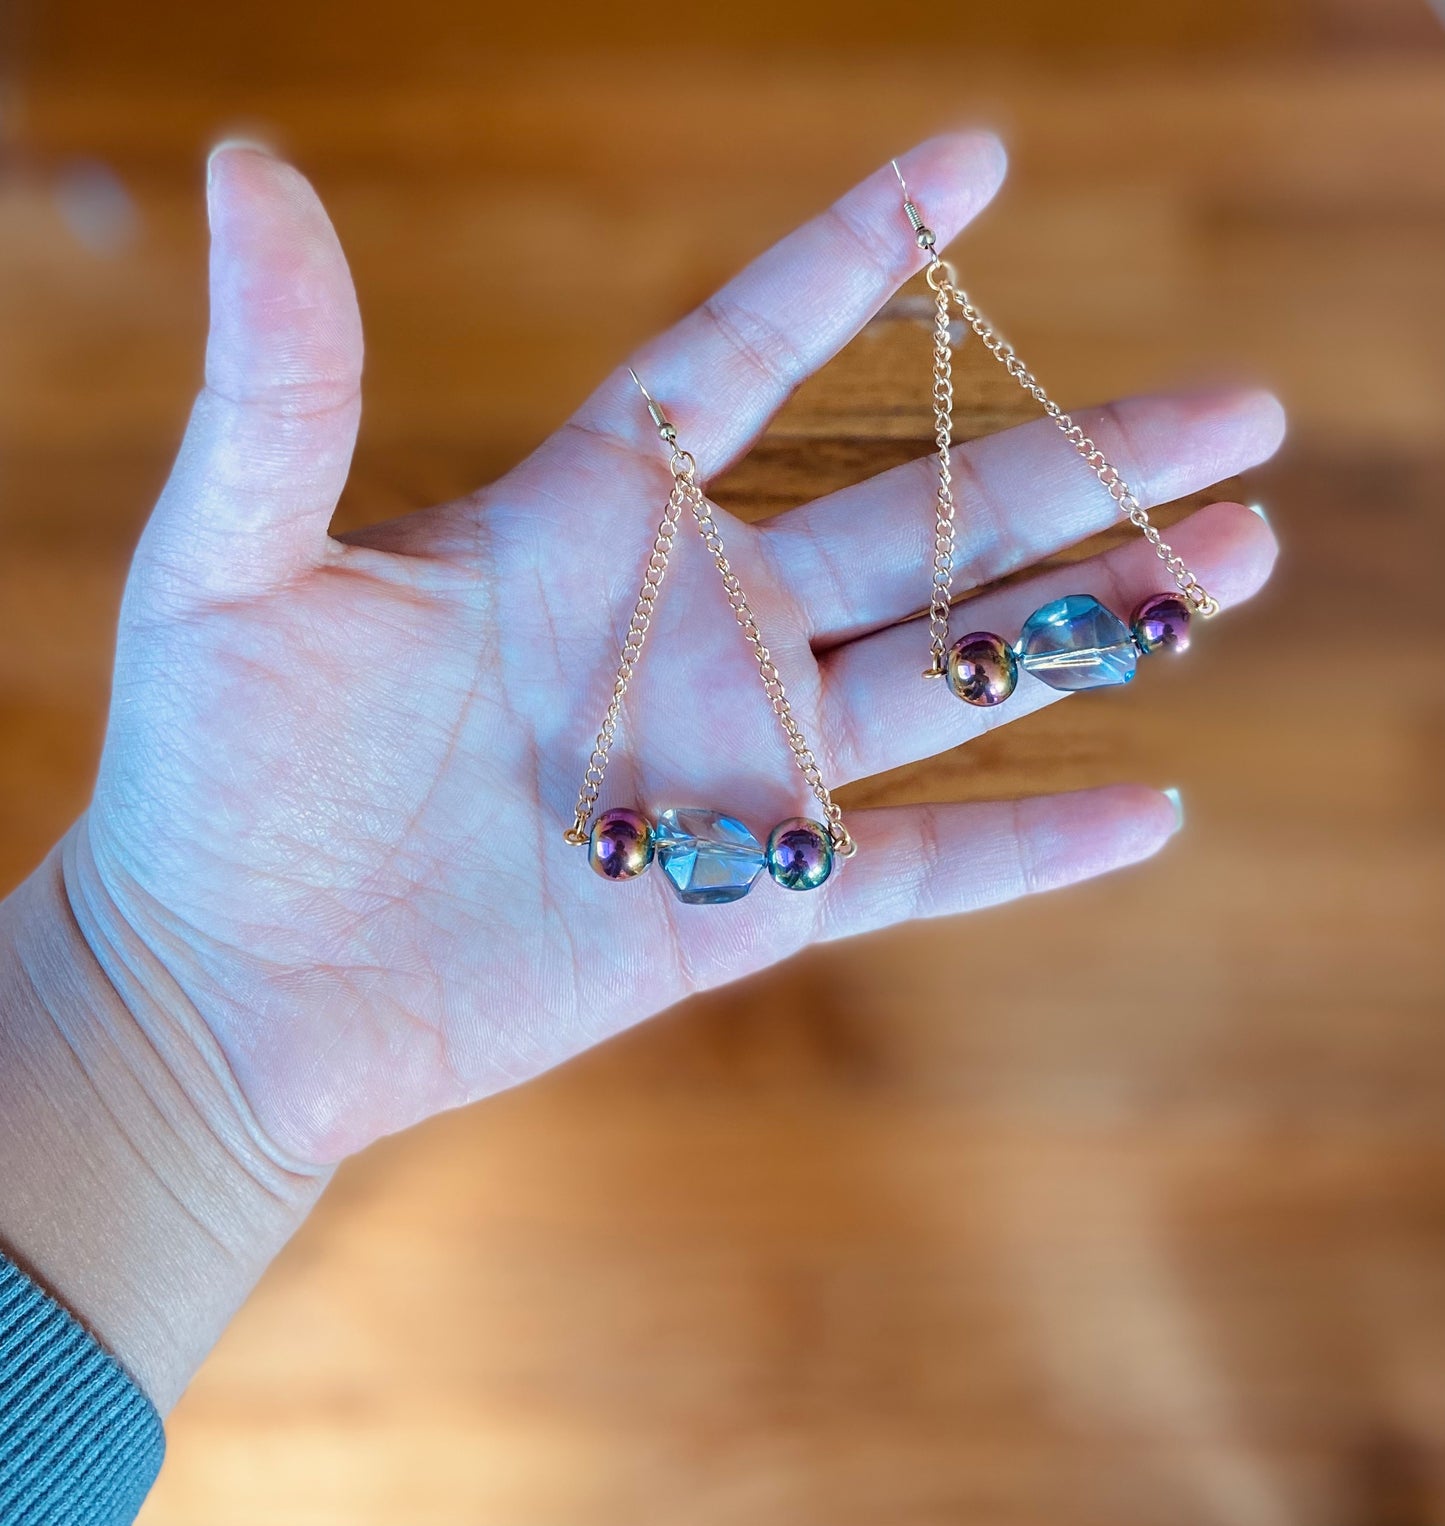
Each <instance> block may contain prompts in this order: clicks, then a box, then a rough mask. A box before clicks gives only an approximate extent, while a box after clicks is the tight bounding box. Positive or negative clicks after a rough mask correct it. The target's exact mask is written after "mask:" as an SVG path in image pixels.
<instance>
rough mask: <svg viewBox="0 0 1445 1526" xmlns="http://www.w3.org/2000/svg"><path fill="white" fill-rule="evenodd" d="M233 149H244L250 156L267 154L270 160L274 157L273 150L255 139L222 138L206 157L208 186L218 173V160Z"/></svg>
mask: <svg viewBox="0 0 1445 1526" xmlns="http://www.w3.org/2000/svg"><path fill="white" fill-rule="evenodd" d="M232 149H243V150H245V152H246V153H248V154H265V155H266V157H267V158H268V159H269V158H271V157H272V154H271V150H270V149H269V148H267V146H266V145H265V144H264V143H258V142H257V141H256V139H254V138H222V139H221V141H220V142H219V143H217V144H216V146H215V147H214V148H213V149H212V150H211V151H210V153H209V154H207V155H206V184H207V185H208V186H209V185H210V183H211V181H212V179H213V178H214V176H215V173H216V160H217V158H218V157H219V156H220V155H221V154H224V153H229V152H230V151H231V150H232Z"/></svg>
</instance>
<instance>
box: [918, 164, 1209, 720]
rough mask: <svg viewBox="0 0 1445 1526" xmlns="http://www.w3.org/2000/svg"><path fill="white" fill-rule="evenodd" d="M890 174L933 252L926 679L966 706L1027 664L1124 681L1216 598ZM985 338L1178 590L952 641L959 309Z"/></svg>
mask: <svg viewBox="0 0 1445 1526" xmlns="http://www.w3.org/2000/svg"><path fill="white" fill-rule="evenodd" d="M893 172H894V174H895V175H897V176H898V184H899V186H900V188H901V189H902V192H903V211H904V214H905V215H906V216H907V218H908V222H909V226H910V227H911V228H912V229H913V236H914V239H915V241H916V242H917V244H918V247H919V248H920V249H922V250H923V251H924V253H925V254H926V255H927V256H928V261H929V263H928V269H927V272H926V276H927V280H928V285H929V287H930V289H931V290H932V292H933V298H934V305H933V419H934V438H935V440H936V442H937V445H938V490H937V497H936V510H937V514H936V519H935V524H934V537H933V579H932V587H931V590H930V594H929V612H928V634H929V645H930V647H931V651H932V659H931V661H930V663H929V665H928V667H927V668H925V669H924V672H923V676H924V677H925V678H946V679H947V680H948V686H949V688H950V689H952V690H953V692H954V693H955V694H956V695H957V696H958V697H959V699H961V700H965V701H966V702H967V703H968V704H970V705H998V704H1002V703H1003V701H1004V700H1006V699H1007V698H1008V697H1009V695H1010V694H1012V693H1013V691H1014V688H1015V686H1016V685H1017V683H1018V670H1019V668H1020V667H1021V666H1022V667H1023V668H1024V669H1025V670H1026V671H1028V672H1030V673H1032V674H1033V675H1034V676H1035V677H1036V678H1041V679H1042V680H1043V681H1044V682H1045V683H1046V684H1049V685H1050V686H1051V687H1053V688H1055V689H1099V688H1105V687H1107V686H1108V685H1111V684H1126V683H1128V682H1129V680H1130V679H1131V678H1133V676H1134V671H1135V668H1136V667H1137V665H1138V660H1139V658H1140V656H1141V655H1148V654H1150V653H1152V652H1158V651H1163V650H1168V651H1173V652H1183V651H1185V650H1186V649H1187V648H1188V646H1189V622H1190V619H1191V617H1192V616H1194V615H1199V616H1201V617H1203V618H1205V619H1208V618H1209V617H1210V616H1212V615H1216V614H1218V613H1219V604H1218V603H1217V601H1216V600H1215V599H1214V598H1213V597H1212V596H1211V595H1210V594H1209V592H1208V591H1207V590H1206V589H1205V588H1204V587H1203V585H1202V584H1201V583H1200V582H1199V580H1198V579H1197V578H1196V577H1195V576H1194V574H1193V573H1192V572H1190V570H1189V568H1188V567H1186V566H1185V565H1184V562H1183V561H1182V560H1181V559H1180V558H1179V557H1178V556H1176V555H1175V553H1174V550H1173V548H1172V547H1171V546H1170V545H1169V544H1168V543H1167V542H1166V541H1165V540H1164V538H1163V536H1162V535H1161V534H1160V533H1159V530H1158V528H1157V527H1156V526H1155V525H1154V524H1152V523H1151V522H1150V519H1149V514H1148V511H1147V510H1146V509H1145V508H1144V506H1143V504H1141V503H1140V502H1139V500H1138V498H1136V497H1135V495H1134V494H1133V492H1132V491H1131V490H1130V488H1129V485H1128V484H1127V483H1126V482H1125V481H1124V479H1123V478H1122V477H1121V476H1120V475H1119V473H1118V471H1117V470H1116V468H1115V467H1114V466H1112V465H1111V464H1110V462H1109V460H1108V459H1107V457H1106V456H1105V455H1104V453H1103V451H1101V450H1100V449H1099V447H1098V446H1097V445H1096V444H1095V443H1094V441H1093V440H1092V439H1090V438H1089V436H1088V435H1087V434H1085V433H1084V431H1083V430H1082V429H1081V428H1080V427H1079V425H1077V424H1076V423H1075V422H1074V421H1073V419H1072V418H1070V417H1069V415H1068V414H1067V413H1065V412H1064V410H1063V409H1062V408H1060V407H1059V405H1058V404H1057V403H1056V402H1055V401H1054V400H1053V399H1052V398H1051V397H1050V396H1049V395H1048V393H1047V392H1045V391H1044V389H1043V388H1042V387H1041V386H1040V385H1039V383H1038V380H1037V378H1036V377H1035V376H1034V375H1033V373H1032V372H1031V371H1030V370H1029V369H1028V367H1027V366H1025V365H1024V363H1023V362H1022V361H1021V360H1020V359H1019V358H1018V356H1017V355H1015V354H1014V351H1013V347H1012V346H1011V345H1009V344H1006V343H1005V342H1004V340H1003V339H1001V338H1000V337H999V335H998V334H997V333H996V332H995V331H994V329H993V327H992V325H991V324H990V323H989V322H988V320H987V319H986V318H984V316H983V315H982V313H980V312H979V310H978V309H977V308H976V307H975V306H974V305H973V303H972V302H970V301H969V298H968V293H967V292H966V291H963V290H962V289H961V288H960V287H959V285H958V278H957V276H956V274H955V272H954V269H953V267H952V266H951V265H950V264H949V263H948V262H947V261H946V260H944V259H942V258H940V256H939V253H938V250H937V248H936V240H935V238H934V234H933V230H932V229H931V228H929V227H928V226H927V224H926V223H925V222H924V221H923V216H922V214H921V213H920V212H919V210H918V207H917V205H916V204H915V203H914V201H913V198H912V197H911V196H910V195H909V194H908V186H907V183H906V182H905V181H904V179H903V172H902V171H901V170H900V169H899V168H898V161H897V160H894V162H893ZM955 307H956V308H957V309H958V314H959V316H960V317H961V318H962V319H963V321H964V323H966V324H967V325H968V327H969V328H970V329H971V330H972V331H973V332H974V333H975V334H976V335H977V336H978V338H979V339H980V340H981V341H982V343H983V347H984V348H985V349H986V350H987V351H988V352H989V354H990V355H992V356H993V358H994V359H995V360H997V361H998V362H999V364H1000V365H1002V366H1003V368H1004V369H1005V370H1006V371H1007V372H1008V374H1009V375H1010V376H1012V377H1013V379H1014V380H1015V381H1016V382H1017V383H1018V384H1019V386H1020V387H1022V388H1023V390H1024V391H1025V392H1027V393H1028V394H1029V396H1030V397H1032V398H1033V399H1034V401H1035V402H1036V403H1038V404H1039V405H1040V406H1041V407H1042V408H1043V410H1044V413H1045V414H1046V415H1047V416H1048V417H1049V418H1051V419H1052V420H1053V421H1054V423H1055V424H1056V425H1057V426H1058V428H1059V430H1060V432H1061V433H1062V434H1063V436H1064V438H1065V439H1066V440H1067V441H1068V442H1069V444H1070V445H1072V446H1073V447H1074V449H1075V450H1076V451H1077V452H1078V453H1079V456H1080V457H1081V458H1082V459H1083V462H1084V464H1085V465H1086V466H1087V467H1088V468H1089V470H1090V471H1091V472H1093V474H1094V475H1095V476H1096V477H1097V478H1098V479H1099V481H1100V482H1101V483H1102V484H1103V486H1104V488H1105V490H1106V491H1107V492H1108V494H1109V496H1110V497H1111V498H1112V499H1113V500H1114V502H1115V503H1116V504H1118V506H1119V509H1120V512H1121V513H1122V514H1123V515H1124V516H1125V517H1126V518H1127V519H1128V520H1129V522H1130V523H1131V524H1132V525H1134V526H1135V527H1136V528H1137V529H1139V530H1140V531H1141V532H1142V533H1143V535H1144V538H1145V539H1146V540H1147V541H1148V542H1149V544H1150V545H1151V546H1153V547H1154V550H1155V552H1156V553H1157V554H1158V557H1159V560H1160V561H1161V562H1163V564H1164V566H1165V568H1166V570H1167V571H1168V573H1169V576H1170V578H1171V579H1172V580H1173V582H1174V586H1175V588H1176V589H1177V590H1178V592H1176V593H1158V594H1154V595H1152V596H1151V597H1150V598H1147V599H1145V600H1144V602H1143V603H1142V604H1140V605H1139V607H1138V608H1137V609H1136V610H1135V611H1134V613H1133V615H1132V617H1131V618H1130V620H1129V621H1128V622H1127V623H1126V622H1125V621H1124V620H1123V619H1121V618H1120V617H1119V616H1118V615H1117V614H1115V613H1114V612H1113V610H1111V609H1108V608H1106V607H1105V606H1104V605H1103V604H1101V603H1100V602H1099V600H1098V599H1096V598H1094V596H1093V595H1092V594H1087V593H1076V594H1069V595H1067V596H1066V597H1064V598H1062V599H1054V600H1053V601H1052V602H1051V603H1048V604H1045V605H1044V606H1043V608H1042V609H1036V610H1035V611H1034V612H1033V614H1031V615H1030V616H1029V618H1028V619H1027V620H1026V621H1025V622H1024V626H1023V630H1022V632H1021V633H1020V635H1019V639H1018V640H1017V641H1016V642H1014V643H1013V644H1012V645H1011V644H1010V643H1009V642H1007V641H1005V640H1004V638H1003V637H1002V636H996V635H994V634H993V632H992V631H972V632H970V633H969V634H968V635H966V636H962V637H960V638H959V639H958V640H957V641H954V642H952V643H951V644H950V642H949V633H948V620H949V610H950V606H951V604H952V602H953V553H954V522H955V504H954V499H953V476H952V471H951V466H950V460H949V452H950V449H951V447H952V443H953V341H952V336H951V334H950V328H949V325H950V322H951V319H952V316H953V308H955Z"/></svg>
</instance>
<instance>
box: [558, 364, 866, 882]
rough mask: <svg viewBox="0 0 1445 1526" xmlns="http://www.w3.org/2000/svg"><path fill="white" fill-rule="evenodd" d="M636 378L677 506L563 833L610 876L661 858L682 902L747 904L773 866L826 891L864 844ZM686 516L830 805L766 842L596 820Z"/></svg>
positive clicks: (680, 825)
mask: <svg viewBox="0 0 1445 1526" xmlns="http://www.w3.org/2000/svg"><path fill="white" fill-rule="evenodd" d="M630 374H631V376H632V379H633V381H634V382H636V383H637V387H638V390H639V391H640V392H641V393H642V397H643V401H644V402H645V404H646V406H647V411H648V413H649V414H650V415H651V417H652V422H653V423H654V424H655V425H656V426H657V433H658V436H659V438H660V439H661V440H662V442H663V444H664V445H665V446H666V447H667V449H668V451H669V452H670V462H669V464H670V466H671V469H672V491H671V493H669V494H668V499H667V507H666V508H665V509H664V510H663V514H662V522H661V523H660V524H659V525H658V528H657V535H656V537H655V538H654V540H653V543H652V553H651V555H650V556H649V557H648V559H647V566H646V569H645V570H644V572H643V575H642V587H641V589H640V591H639V592H638V595H637V605H636V607H635V608H634V610H633V611H632V621H631V623H630V624H629V625H628V627H627V634H626V636H625V637H624V639H623V643H622V655H621V657H620V658H619V659H618V664H617V678H616V681H615V682H614V684H613V686H612V700H611V703H610V704H609V705H608V706H607V714H606V716H605V717H604V719H603V722H602V729H601V730H600V731H599V732H598V733H597V741H596V744H595V745H594V747H593V749H592V756H591V757H590V758H589V759H588V761H587V771H586V773H585V774H584V775H583V778H582V788H581V790H580V791H579V792H578V795H577V814H576V818H575V820H574V821H573V823H572V825H571V826H570V827H568V829H567V831H566V832H565V833H564V834H563V835H564V837H565V839H566V841H567V842H569V843H571V844H572V845H573V846H575V847H583V846H585V847H586V848H587V850H588V853H587V858H588V862H589V863H590V864H591V865H592V868H593V869H594V870H595V871H596V872H597V873H598V874H600V875H602V876H603V878H604V879H609V880H627V879H633V878H635V877H636V876H637V875H639V874H641V873H643V871H644V870H646V869H647V867H648V866H649V865H650V864H651V863H652V861H653V859H654V858H655V859H656V860H657V862H658V864H659V866H660V867H661V869H662V873H663V877H664V878H665V879H666V880H667V883H668V885H669V886H670V887H671V888H672V890H673V893H674V894H675V895H676V896H677V898H678V900H680V901H683V902H685V903H687V904H689V905H694V906H712V905H719V904H721V903H722V902H725V901H737V900H741V899H742V897H743V896H745V895H746V894H747V893H748V891H749V890H751V889H752V887H753V882H754V881H755V880H756V879H757V878H758V876H759V875H760V874H761V873H762V872H763V869H764V868H766V869H767V871H768V873H769V874H770V875H771V876H772V878H773V881H774V882H775V883H776V884H778V885H780V886H782V888H783V889H784V890H816V889H817V888H818V887H819V886H820V885H822V884H823V883H824V882H825V881H826V880H827V879H828V877H829V876H830V875H831V874H832V872H833V869H834V866H835V863H836V861H837V860H838V859H840V858H851V857H852V856H853V854H854V853H856V852H857V851H858V848H857V844H856V843H855V842H854V840H853V838H852V836H851V834H850V833H849V831H848V828H847V827H846V826H844V824H843V812H842V810H841V808H840V807H839V806H838V804H837V803H836V802H835V801H834V799H833V797H832V795H831V793H830V792H829V790H828V786H827V785H826V784H825V783H824V782H823V775H822V772H821V771H820V769H819V767H818V760H817V759H816V758H815V757H814V756H813V751H812V749H811V748H810V747H809V746H808V741H807V738H806V737H805V736H804V735H803V729H802V727H801V726H800V725H799V724H798V721H797V717H796V716H795V715H794V714H793V707H792V705H791V704H790V703H789V702H788V696H787V692H786V691H785V690H784V688H783V681H782V679H781V678H780V677H779V675H778V669H777V666H776V665H775V664H774V662H773V658H772V654H771V653H770V652H769V651H768V648H767V646H766V644H765V643H764V641H763V635H762V631H761V630H760V629H759V628H758V622H757V617H756V616H755V615H754V614H753V609H752V606H751V605H750V604H749V603H748V599H747V595H746V594H745V593H744V592H743V587H742V584H741V583H740V582H739V581H738V575H737V573H736V572H734V571H733V569H732V565H731V564H730V563H729V561H728V559H727V555H726V552H725V551H724V549H723V542H722V535H721V533H720V531H719V530H718V525H717V521H716V520H715V519H714V518H713V513H712V505H711V504H709V502H708V501H707V499H706V497H704V495H703V491H702V489H701V487H699V486H698V481H697V462H696V461H695V460H694V459H693V457H692V455H691V454H690V453H689V452H688V451H685V450H683V449H682V448H681V447H680V446H679V445H678V443H677V431H676V430H675V429H674V428H673V426H672V424H671V423H670V422H669V421H668V418H667V415H666V414H665V413H664V412H663V411H662V408H661V407H660V406H659V405H658V403H657V402H655V401H654V399H653V397H652V395H651V394H650V393H649V392H648V390H647V388H646V387H644V386H643V385H642V382H641V380H640V379H639V377H638V375H637V373H636V372H635V371H632V372H631V373H630ZM684 512H691V514H692V517H693V520H694V521H695V523H696V525H697V530H698V534H699V535H700V536H701V537H702V541H703V544H704V545H705V546H706V547H707V549H708V551H709V553H710V554H711V556H712V559H713V562H714V563H715V564H716V566H717V570H718V576H719V577H720V578H721V579H722V585H723V591H724V592H725V593H726V594H727V600H728V603H729V605H730V606H731V607H732V612H733V615H734V616H735V618H736V619H737V622H738V625H739V627H740V628H741V629H742V633H743V638H744V639H745V640H746V641H747V643H748V645H749V646H750V647H751V648H752V650H753V657H754V659H755V660H756V662H757V665H758V675H759V677H760V678H761V679H762V684H763V692H764V693H765V694H766V695H767V698H768V703H769V704H770V705H771V706H772V710H773V713H774V714H775V715H776V716H777V718H778V722H779V724H780V725H781V726H782V728H783V734H784V736H785V737H786V738H787V742H788V746H789V748H790V749H791V750H792V754H793V758H794V761H795V762H796V763H797V765H798V771H799V772H800V773H801V774H802V776H803V778H804V780H805V781H806V782H807V785H808V788H809V789H810V790H812V792H813V794H814V795H815V796H816V797H817V800H818V804H819V805H820V806H821V807H822V814H823V819H822V821H812V820H809V819H807V818H806V817H802V816H793V817H789V818H788V820H786V821H780V822H779V823H778V824H777V826H775V827H774V828H773V830H772V831H771V833H769V835H768V840H767V843H766V844H763V843H760V842H759V841H758V839H757V838H756V837H755V836H754V835H753V834H752V832H751V831H749V829H748V828H747V826H745V825H744V823H743V822H741V821H739V820H737V819H736V818H735V817H732V816H727V815H724V814H723V813H722V812H721V811H715V810H711V809H707V808H704V807H702V806H670V807H669V808H668V809H667V810H665V811H663V812H662V813H661V815H659V817H658V818H657V821H656V822H655V823H654V822H652V821H650V820H649V819H648V818H647V817H646V816H645V815H644V814H643V813H642V812H641V811H638V810H636V809H633V808H631V807H627V806H617V807H614V808H613V809H611V810H607V811H603V812H602V814H601V815H600V816H597V817H596V819H595V820H594V819H593V815H594V812H595V811H596V809H597V801H598V797H599V796H600V794H601V792H602V784H603V780H604V778H605V777H606V774H607V760H608V757H609V755H610V753H611V751H612V744H613V741H614V740H615V738H616V735H617V724H618V720H619V718H620V717H621V714H622V702H623V699H624V697H625V696H626V694H627V686H628V684H629V683H630V682H631V680H632V675H633V672H634V671H635V669H636V667H637V661H638V658H640V657H641V655H642V647H643V643H644V642H645V641H646V639H647V632H648V629H649V627H650V626H651V624H652V616H653V612H654V610H655V608H656V605H657V595H658V591H659V590H660V589H661V587H662V580H663V578H664V576H665V575H666V573H667V564H668V560H669V558H670V556H671V554H672V549H673V541H674V540H675V539H676V536H677V529H678V523H679V521H680V520H681V518H682V516H683V514H684Z"/></svg>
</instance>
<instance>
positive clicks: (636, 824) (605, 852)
mask: <svg viewBox="0 0 1445 1526" xmlns="http://www.w3.org/2000/svg"><path fill="white" fill-rule="evenodd" d="M652 844H653V835H652V823H651V822H650V821H649V820H648V819H647V817H646V816H644V815H643V814H642V813H641V812H640V811H629V810H628V809H627V808H626V807H625V806H618V807H617V808H616V809H615V810H611V811H603V813H602V814H601V815H600V816H599V817H598V818H597V820H596V821H595V822H593V824H592V836H591V838H590V839H589V841H588V844H587V862H588V863H589V864H591V865H592V867H593V868H594V869H595V870H596V871H597V873H598V874H600V875H601V876H602V877H603V879H608V880H630V879H635V878H636V877H637V876H638V875H639V874H641V873H642V871H643V870H644V869H646V868H647V866H648V865H649V864H650V863H651V862H652Z"/></svg>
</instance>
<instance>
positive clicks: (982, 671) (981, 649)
mask: <svg viewBox="0 0 1445 1526" xmlns="http://www.w3.org/2000/svg"><path fill="white" fill-rule="evenodd" d="M1018 681H1019V662H1018V658H1017V657H1015V656H1014V651H1013V648H1012V647H1011V646H1010V645H1009V644H1008V642H1007V641H1005V640H1004V639H1003V637H1002V636H995V635H993V634H992V633H991V632H990V631H974V632H972V633H971V634H970V635H967V636H960V637H959V639H958V640H957V641H955V642H954V643H953V645H952V646H951V647H949V649H948V687H949V688H950V689H952V690H953V692H954V693H955V694H956V695H958V697H959V698H960V699H961V700H966V701H967V702H968V703H969V704H970V705H1001V704H1002V703H1003V702H1004V701H1005V700H1006V699H1007V698H1008V697H1009V695H1010V694H1012V693H1013V691H1014V689H1015V688H1016V687H1017V685H1018Z"/></svg>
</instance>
